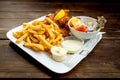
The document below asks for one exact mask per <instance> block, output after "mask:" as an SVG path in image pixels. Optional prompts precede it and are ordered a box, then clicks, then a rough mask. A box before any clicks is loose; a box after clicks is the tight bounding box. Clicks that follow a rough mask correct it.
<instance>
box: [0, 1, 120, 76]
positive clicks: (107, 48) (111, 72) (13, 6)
mask: <svg viewBox="0 0 120 80" xmlns="http://www.w3.org/2000/svg"><path fill="white" fill-rule="evenodd" d="M119 6H120V3H119V2H117V1H116V2H113V1H108V0H106V1H105V2H104V1H103V0H100V1H97V0H91V1H89V0H71V2H70V1H67V0H66V1H64V0H61V1H57V0H0V78H120V7H119ZM57 9H70V16H78V15H82V16H91V17H93V18H96V17H97V16H101V15H103V16H105V18H106V19H107V24H106V25H105V28H104V30H102V31H105V32H106V33H105V34H103V37H102V40H101V41H100V42H99V43H98V44H97V46H96V47H95V48H94V49H93V51H92V52H91V53H90V54H89V55H88V56H87V57H86V58H85V59H84V60H83V61H81V62H80V63H79V64H78V65H77V66H76V67H75V68H74V69H73V70H71V71H70V72H68V73H65V74H56V73H54V72H52V71H50V70H48V69H47V68H46V67H44V66H43V65H42V64H40V63H38V62H37V61H36V60H34V59H33V58H32V57H30V56H29V55H28V54H26V53H25V52H24V51H23V50H21V49H20V48H18V47H17V46H16V45H14V44H13V43H12V42H10V40H9V39H8V38H7V36H6V33H7V32H8V31H9V30H11V29H13V28H15V27H17V26H20V25H21V24H22V23H23V22H29V21H31V20H34V19H37V18H39V17H41V16H44V15H46V14H49V13H51V12H54V11H55V10H57Z"/></svg>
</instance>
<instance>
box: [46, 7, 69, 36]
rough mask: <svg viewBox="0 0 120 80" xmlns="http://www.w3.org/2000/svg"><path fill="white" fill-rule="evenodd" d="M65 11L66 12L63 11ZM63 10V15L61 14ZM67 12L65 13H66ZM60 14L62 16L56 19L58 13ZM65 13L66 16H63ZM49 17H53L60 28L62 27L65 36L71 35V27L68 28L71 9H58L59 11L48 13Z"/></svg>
mask: <svg viewBox="0 0 120 80" xmlns="http://www.w3.org/2000/svg"><path fill="white" fill-rule="evenodd" d="M63 11H64V12H63ZM60 12H61V15H60V14H59V13H60ZM64 13H65V14H64ZM58 14H59V15H60V16H61V17H59V19H57V20H56V19H55V17H56V15H58ZM63 15H64V16H63ZM47 17H49V18H50V19H52V20H53V21H54V22H55V23H56V24H58V25H59V27H60V29H61V31H63V32H64V33H63V32H62V34H63V36H64V37H65V36H69V32H70V31H69V28H68V25H67V23H68V21H69V19H70V18H69V10H67V9H65V10H63V9H61V10H59V9H58V10H57V11H55V13H52V14H50V15H48V16H47Z"/></svg>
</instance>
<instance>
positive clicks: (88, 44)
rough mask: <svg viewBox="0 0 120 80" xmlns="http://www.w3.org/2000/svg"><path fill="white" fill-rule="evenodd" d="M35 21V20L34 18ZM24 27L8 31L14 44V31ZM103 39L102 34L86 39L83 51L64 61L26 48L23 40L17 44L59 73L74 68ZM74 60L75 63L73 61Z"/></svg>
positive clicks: (41, 18) (9, 37)
mask: <svg viewBox="0 0 120 80" xmlns="http://www.w3.org/2000/svg"><path fill="white" fill-rule="evenodd" d="M44 18H45V16H42V17H40V18H38V19H35V20H43V19H44ZM33 21H34V20H33ZM33 21H30V22H28V23H32V22H33ZM20 29H22V25H21V26H18V27H16V28H13V29H11V30H9V31H8V32H7V34H6V35H7V37H8V39H10V40H11V41H12V42H13V43H14V44H16V42H15V41H16V38H15V37H14V36H13V35H12V33H13V32H15V31H18V30H20ZM101 39H102V34H99V35H97V36H96V37H95V38H93V39H90V40H87V41H85V44H84V46H85V49H87V50H84V46H83V51H82V52H77V53H75V54H73V55H69V56H68V57H67V59H66V60H65V61H63V62H56V61H54V60H53V59H52V58H51V56H50V55H48V54H47V52H39V53H37V52H34V51H32V50H31V49H29V48H26V47H24V46H23V43H24V42H21V43H19V44H16V45H17V46H18V47H19V48H21V49H22V50H23V51H25V52H26V53H27V54H29V55H30V56H31V57H33V58H34V59H36V60H37V61H38V62H39V63H41V64H43V65H44V66H45V67H47V68H48V69H50V70H51V71H53V72H55V73H59V74H63V73H67V72H69V71H70V70H72V69H73V68H74V67H75V66H76V65H77V64H78V63H79V62H80V61H81V60H83V59H84V58H85V57H86V56H87V55H88V54H89V53H90V52H91V51H92V49H93V48H94V47H95V46H96V44H97V43H98V42H99V41H100V40H101ZM72 61H73V63H72Z"/></svg>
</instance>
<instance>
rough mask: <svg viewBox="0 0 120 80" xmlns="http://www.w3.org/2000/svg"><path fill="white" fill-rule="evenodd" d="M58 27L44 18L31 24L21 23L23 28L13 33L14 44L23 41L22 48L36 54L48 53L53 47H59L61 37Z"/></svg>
mask: <svg viewBox="0 0 120 80" xmlns="http://www.w3.org/2000/svg"><path fill="white" fill-rule="evenodd" d="M61 32H62V31H61V29H60V28H59V26H58V25H57V24H56V23H55V22H54V21H52V20H51V19H50V18H48V17H46V18H45V19H44V20H43V21H40V20H35V21H33V22H32V23H31V24H28V23H23V28H22V29H21V30H19V31H16V32H13V36H14V37H16V38H17V40H16V43H20V42H21V41H24V44H23V46H25V47H28V48H30V49H32V50H34V51H36V52H38V51H43V50H45V51H48V50H50V48H51V47H52V46H54V45H60V42H61V40H62V39H63V35H62V33H61Z"/></svg>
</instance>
